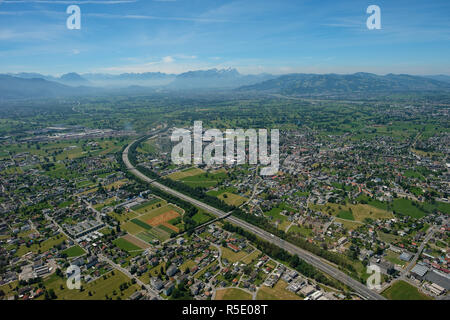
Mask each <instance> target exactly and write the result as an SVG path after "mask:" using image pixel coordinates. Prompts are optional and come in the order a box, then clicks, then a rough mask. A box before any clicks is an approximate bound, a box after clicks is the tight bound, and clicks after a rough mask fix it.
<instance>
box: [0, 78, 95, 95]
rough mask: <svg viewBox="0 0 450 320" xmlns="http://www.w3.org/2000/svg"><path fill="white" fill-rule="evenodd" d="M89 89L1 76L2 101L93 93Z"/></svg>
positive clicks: (39, 80) (33, 79) (42, 80)
mask: <svg viewBox="0 0 450 320" xmlns="http://www.w3.org/2000/svg"><path fill="white" fill-rule="evenodd" d="M93 92H94V90H93V89H92V88H88V87H78V88H76V89H75V88H74V87H69V86H66V85H64V84H61V83H58V82H54V81H48V80H45V79H41V78H31V79H26V78H19V77H13V76H10V75H0V99H1V100H7V99H28V98H55V97H65V96H76V95H82V94H89V93H93Z"/></svg>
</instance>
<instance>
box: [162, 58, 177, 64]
mask: <svg viewBox="0 0 450 320" xmlns="http://www.w3.org/2000/svg"><path fill="white" fill-rule="evenodd" d="M174 61H175V59H174V58H172V57H171V56H167V57H164V58H163V59H162V62H164V63H172V62H174Z"/></svg>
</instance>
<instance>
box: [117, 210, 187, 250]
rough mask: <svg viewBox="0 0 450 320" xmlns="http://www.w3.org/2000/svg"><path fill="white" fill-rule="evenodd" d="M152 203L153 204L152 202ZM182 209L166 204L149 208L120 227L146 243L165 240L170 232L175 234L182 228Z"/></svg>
mask: <svg viewBox="0 0 450 320" xmlns="http://www.w3.org/2000/svg"><path fill="white" fill-rule="evenodd" d="M152 205H155V203H153V204H152ZM147 207H148V205H146V204H145V205H144V206H143V207H141V208H139V209H138V210H137V212H139V211H142V210H144V211H145V210H146V208H147ZM183 213H184V212H183V210H182V209H180V208H178V207H176V206H174V205H171V204H168V205H165V206H164V207H158V208H155V209H153V210H150V211H148V212H146V213H144V214H142V215H140V216H136V217H135V218H133V219H132V220H130V221H128V222H126V223H124V224H123V225H122V228H123V229H124V230H126V231H127V232H128V233H129V234H132V235H134V236H136V237H138V238H139V239H141V240H142V241H144V242H146V243H151V242H152V241H154V240H159V241H161V242H164V241H166V240H167V239H169V238H170V236H171V235H172V234H177V233H179V232H180V228H182V224H181V217H182V215H183Z"/></svg>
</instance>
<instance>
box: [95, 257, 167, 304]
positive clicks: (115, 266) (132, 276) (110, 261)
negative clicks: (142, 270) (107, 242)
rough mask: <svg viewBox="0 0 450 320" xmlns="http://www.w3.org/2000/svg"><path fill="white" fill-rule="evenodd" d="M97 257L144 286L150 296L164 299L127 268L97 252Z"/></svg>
mask: <svg viewBox="0 0 450 320" xmlns="http://www.w3.org/2000/svg"><path fill="white" fill-rule="evenodd" d="M98 259H99V260H100V261H105V262H107V263H109V264H110V265H112V266H113V267H114V268H116V269H117V270H119V271H121V272H122V273H124V274H125V275H126V276H128V277H129V278H132V279H134V280H136V283H137V284H138V285H139V286H141V287H142V286H144V288H145V289H147V291H148V292H149V293H151V294H152V295H153V296H152V298H153V297H156V299H158V300H164V299H162V298H161V296H160V295H159V293H158V292H157V291H156V290H154V289H153V288H152V287H150V285H148V284H145V283H144V282H142V281H141V280H139V278H138V277H136V276H134V275H132V274H131V273H130V272H129V271H128V270H127V269H125V268H122V267H121V266H120V265H118V264H116V263H114V261H112V260H110V259H108V258H107V257H105V256H104V255H102V254H99V255H98Z"/></svg>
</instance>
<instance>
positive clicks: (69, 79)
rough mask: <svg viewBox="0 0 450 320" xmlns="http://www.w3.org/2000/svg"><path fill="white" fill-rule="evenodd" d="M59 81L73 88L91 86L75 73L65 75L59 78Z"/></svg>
mask: <svg viewBox="0 0 450 320" xmlns="http://www.w3.org/2000/svg"><path fill="white" fill-rule="evenodd" d="M58 81H59V82H61V83H64V84H67V85H71V86H83V85H89V84H90V83H89V81H88V80H86V79H85V78H83V77H82V76H80V75H79V74H78V73H75V72H71V73H66V74H63V75H62V76H61V77H59V79H58Z"/></svg>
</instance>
